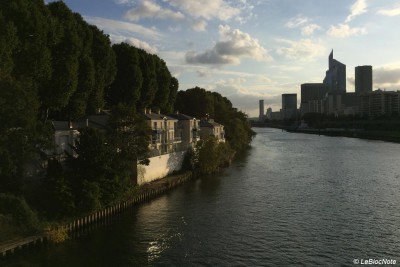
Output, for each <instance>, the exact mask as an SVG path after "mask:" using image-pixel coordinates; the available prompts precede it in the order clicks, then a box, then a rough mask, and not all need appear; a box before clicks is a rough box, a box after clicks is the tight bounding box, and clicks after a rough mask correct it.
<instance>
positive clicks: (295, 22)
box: [285, 15, 321, 36]
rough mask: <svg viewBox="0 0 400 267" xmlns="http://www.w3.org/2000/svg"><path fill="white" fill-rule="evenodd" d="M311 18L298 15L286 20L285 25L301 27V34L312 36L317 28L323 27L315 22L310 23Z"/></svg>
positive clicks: (292, 27)
mask: <svg viewBox="0 0 400 267" xmlns="http://www.w3.org/2000/svg"><path fill="white" fill-rule="evenodd" d="M310 21H311V20H310V19H309V18H307V17H304V16H302V15H297V16H296V17H294V18H291V19H290V20H289V21H288V22H286V24H285V26H286V27H287V28H291V29H295V28H300V29H301V34H302V35H304V36H310V35H312V34H313V33H314V31H315V30H319V29H321V27H320V26H319V25H317V24H315V23H310Z"/></svg>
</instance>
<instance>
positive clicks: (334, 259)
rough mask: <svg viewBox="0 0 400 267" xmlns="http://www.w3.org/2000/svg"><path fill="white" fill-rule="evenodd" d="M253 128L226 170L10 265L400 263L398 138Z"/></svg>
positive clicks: (43, 248)
mask: <svg viewBox="0 0 400 267" xmlns="http://www.w3.org/2000/svg"><path fill="white" fill-rule="evenodd" d="M255 130H256V131H257V133H258V134H257V136H256V138H255V139H254V141H253V143H252V149H250V150H249V151H248V152H247V153H246V154H245V155H241V156H239V159H238V160H237V161H236V162H235V163H234V164H233V165H232V166H231V167H229V168H227V169H225V170H224V171H223V172H222V173H220V174H218V175H214V176H209V177H204V178H203V179H198V180H195V181H190V182H188V183H187V184H185V185H183V186H181V187H179V188H177V189H175V190H174V191H171V192H170V193H168V194H166V195H163V196H161V197H159V198H157V199H155V200H153V201H151V202H148V203H145V204H142V205H139V206H137V207H136V208H134V209H133V210H132V211H129V212H126V213H124V214H122V215H121V216H119V217H117V218H115V219H114V220H112V221H111V222H109V223H108V224H107V225H104V226H102V227H99V228H97V229H95V230H93V231H91V232H90V233H88V234H86V235H84V236H82V237H80V238H77V239H73V240H69V241H67V242H65V243H63V244H60V245H55V246H54V245H53V246H50V245H48V246H42V247H40V248H36V249H33V250H31V251H28V252H25V253H20V254H19V255H17V256H16V257H14V258H12V259H11V260H9V261H6V262H3V263H4V265H5V266H59V267H60V266H290V265H292V266H315V265H323V266H338V265H342V266H354V264H353V262H354V260H359V262H358V263H361V262H362V261H365V260H369V259H375V260H382V259H388V260H396V261H397V264H399V261H400V144H393V143H386V142H380V141H368V140H360V139H352V138H344V137H327V136H317V135H306V134H297V133H286V132H282V131H280V130H277V129H268V128H259V129H255ZM356 263H357V262H356Z"/></svg>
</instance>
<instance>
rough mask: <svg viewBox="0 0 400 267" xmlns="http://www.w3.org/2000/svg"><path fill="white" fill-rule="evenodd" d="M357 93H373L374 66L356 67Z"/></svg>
mask: <svg viewBox="0 0 400 267" xmlns="http://www.w3.org/2000/svg"><path fill="white" fill-rule="evenodd" d="M355 87H356V90H355V91H356V93H357V94H360V93H366V92H372V66H357V67H355Z"/></svg>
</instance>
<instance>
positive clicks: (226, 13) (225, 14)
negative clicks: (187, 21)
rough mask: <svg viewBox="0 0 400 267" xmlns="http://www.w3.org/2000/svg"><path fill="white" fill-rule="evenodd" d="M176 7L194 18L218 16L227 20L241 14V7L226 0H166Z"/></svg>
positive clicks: (208, 18)
mask: <svg viewBox="0 0 400 267" xmlns="http://www.w3.org/2000/svg"><path fill="white" fill-rule="evenodd" d="M165 1H167V2H168V3H169V4H170V5H172V6H173V7H175V8H179V9H180V10H182V11H184V12H185V13H188V14H189V15H191V16H192V17H194V18H203V19H206V20H210V19H213V18H217V19H219V20H221V21H227V20H229V19H232V18H234V17H236V16H238V15H239V14H240V9H239V8H236V7H233V6H231V5H229V3H227V2H225V1H224V0H196V1H193V0H165Z"/></svg>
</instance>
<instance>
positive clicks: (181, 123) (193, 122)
mask: <svg viewBox="0 0 400 267" xmlns="http://www.w3.org/2000/svg"><path fill="white" fill-rule="evenodd" d="M169 116H170V117H173V118H175V119H177V120H178V130H179V133H180V134H181V138H182V147H183V148H187V147H190V146H192V147H193V146H194V145H195V144H196V143H197V141H199V140H200V120H197V119H196V118H194V117H191V116H188V115H185V114H182V113H179V112H176V113H175V114H172V115H169Z"/></svg>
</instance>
